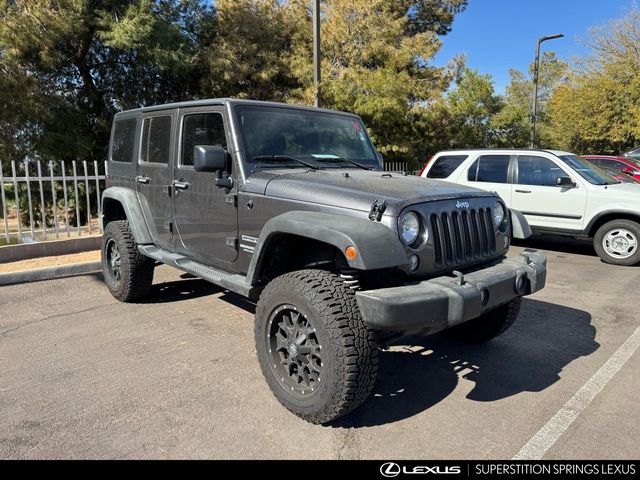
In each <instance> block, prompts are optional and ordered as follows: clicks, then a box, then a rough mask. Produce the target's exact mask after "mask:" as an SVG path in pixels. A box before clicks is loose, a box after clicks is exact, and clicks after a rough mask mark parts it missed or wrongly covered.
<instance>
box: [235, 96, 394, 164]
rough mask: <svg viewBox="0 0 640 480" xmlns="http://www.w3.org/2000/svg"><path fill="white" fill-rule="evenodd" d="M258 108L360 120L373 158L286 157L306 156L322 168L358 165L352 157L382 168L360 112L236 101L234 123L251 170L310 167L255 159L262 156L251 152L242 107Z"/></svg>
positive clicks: (245, 160) (307, 159)
mask: <svg viewBox="0 0 640 480" xmlns="http://www.w3.org/2000/svg"><path fill="white" fill-rule="evenodd" d="M257 109H259V110H265V111H269V110H271V111H277V110H281V111H290V112H294V113H295V112H300V113H302V114H313V115H319V116H323V117H330V116H335V117H342V118H347V119H349V120H350V121H355V122H358V124H359V125H360V128H361V132H362V134H363V135H364V138H365V142H366V147H365V148H366V149H368V150H369V151H370V152H371V158H346V159H345V160H343V161H340V160H339V159H340V157H338V156H335V158H336V160H337V161H331V162H327V161H322V158H321V157H320V156H318V157H316V158H314V157H313V156H312V155H311V154H284V156H290V157H296V156H299V157H300V158H301V159H304V160H305V161H307V162H315V163H314V165H316V166H317V167H318V168H319V169H328V168H332V169H336V168H349V169H354V168H359V167H357V166H356V165H352V164H349V163H348V161H349V160H353V161H356V162H358V163H361V164H363V165H365V166H366V168H369V169H372V170H382V165H381V162H380V158H379V155H378V152H377V150H376V148H375V146H374V145H373V142H372V141H371V138H370V137H369V133H368V132H367V128H366V125H365V124H364V122H363V121H362V119H361V118H360V117H359V116H358V115H355V114H352V113H348V112H340V111H336V110H325V109H315V108H309V107H306V108H305V107H301V106H298V105H290V106H289V105H259V104H236V105H234V106H233V116H234V120H235V123H236V125H237V133H238V140H239V144H240V145H239V146H241V148H242V150H243V153H244V155H243V157H244V163H245V164H246V166H247V167H248V170H249V171H252V170H254V169H255V168H256V167H259V168H264V167H267V168H287V169H293V168H298V169H299V168H308V167H304V166H303V165H300V164H296V163H294V162H284V161H283V162H282V163H278V162H273V161H270V162H262V161H259V160H255V157H259V156H260V155H254V153H255V152H251V150H250V149H249V145H248V144H247V138H246V136H245V131H244V126H243V125H242V123H241V115H242V111H243V110H245V111H246V110H257ZM318 155H321V153H320V152H318ZM278 156H280V155H275V157H278Z"/></svg>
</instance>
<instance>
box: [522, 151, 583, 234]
mask: <svg viewBox="0 0 640 480" xmlns="http://www.w3.org/2000/svg"><path fill="white" fill-rule="evenodd" d="M558 177H570V178H572V179H573V181H574V182H576V184H577V186H576V187H574V188H568V187H560V186H557V184H556V182H557V179H558ZM575 177H576V175H572V174H570V173H569V172H568V171H566V170H564V168H563V167H561V166H560V165H559V164H557V163H556V162H554V161H552V160H551V159H549V158H546V157H543V156H540V155H518V164H517V175H516V179H517V183H516V184H514V185H513V186H512V188H513V194H512V197H511V199H512V200H511V205H512V207H513V208H514V209H516V210H518V211H520V212H522V214H524V216H525V217H526V219H527V221H528V222H529V225H531V226H532V227H542V228H550V229H554V230H558V229H559V230H582V226H583V222H584V218H583V216H584V211H585V208H586V205H587V189H586V188H584V187H582V186H581V185H580V184H581V183H582V182H581V181H580V180H577V179H576V178H575Z"/></svg>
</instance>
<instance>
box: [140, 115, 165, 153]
mask: <svg viewBox="0 0 640 480" xmlns="http://www.w3.org/2000/svg"><path fill="white" fill-rule="evenodd" d="M141 143H142V144H141V146H140V160H141V161H143V162H150V163H161V164H164V165H168V164H169V151H170V147H171V117H168V116H165V117H151V118H145V119H144V123H143V124H142V142H141Z"/></svg>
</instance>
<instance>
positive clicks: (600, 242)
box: [593, 220, 640, 266]
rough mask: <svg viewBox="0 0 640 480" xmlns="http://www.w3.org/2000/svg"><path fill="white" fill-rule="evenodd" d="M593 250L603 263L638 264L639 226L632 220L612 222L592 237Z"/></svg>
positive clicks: (639, 261)
mask: <svg viewBox="0 0 640 480" xmlns="http://www.w3.org/2000/svg"><path fill="white" fill-rule="evenodd" d="M593 248H594V249H595V250H596V253H597V254H598V256H599V257H600V258H601V259H602V261H603V262H606V263H610V264H612V265H624V266H631V265H636V264H637V263H640V225H639V224H638V223H636V222H634V221H632V220H612V221H610V222H607V223H605V224H604V225H602V226H601V227H600V228H599V229H598V231H597V232H596V234H595V236H594V237H593Z"/></svg>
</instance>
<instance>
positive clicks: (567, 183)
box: [556, 177, 576, 188]
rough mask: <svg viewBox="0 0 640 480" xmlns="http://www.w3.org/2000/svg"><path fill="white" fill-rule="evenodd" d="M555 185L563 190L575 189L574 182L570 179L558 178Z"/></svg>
mask: <svg viewBox="0 0 640 480" xmlns="http://www.w3.org/2000/svg"><path fill="white" fill-rule="evenodd" d="M556 185H557V186H558V187H563V188H575V186H576V182H574V181H573V180H571V177H558V178H557V179H556Z"/></svg>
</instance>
